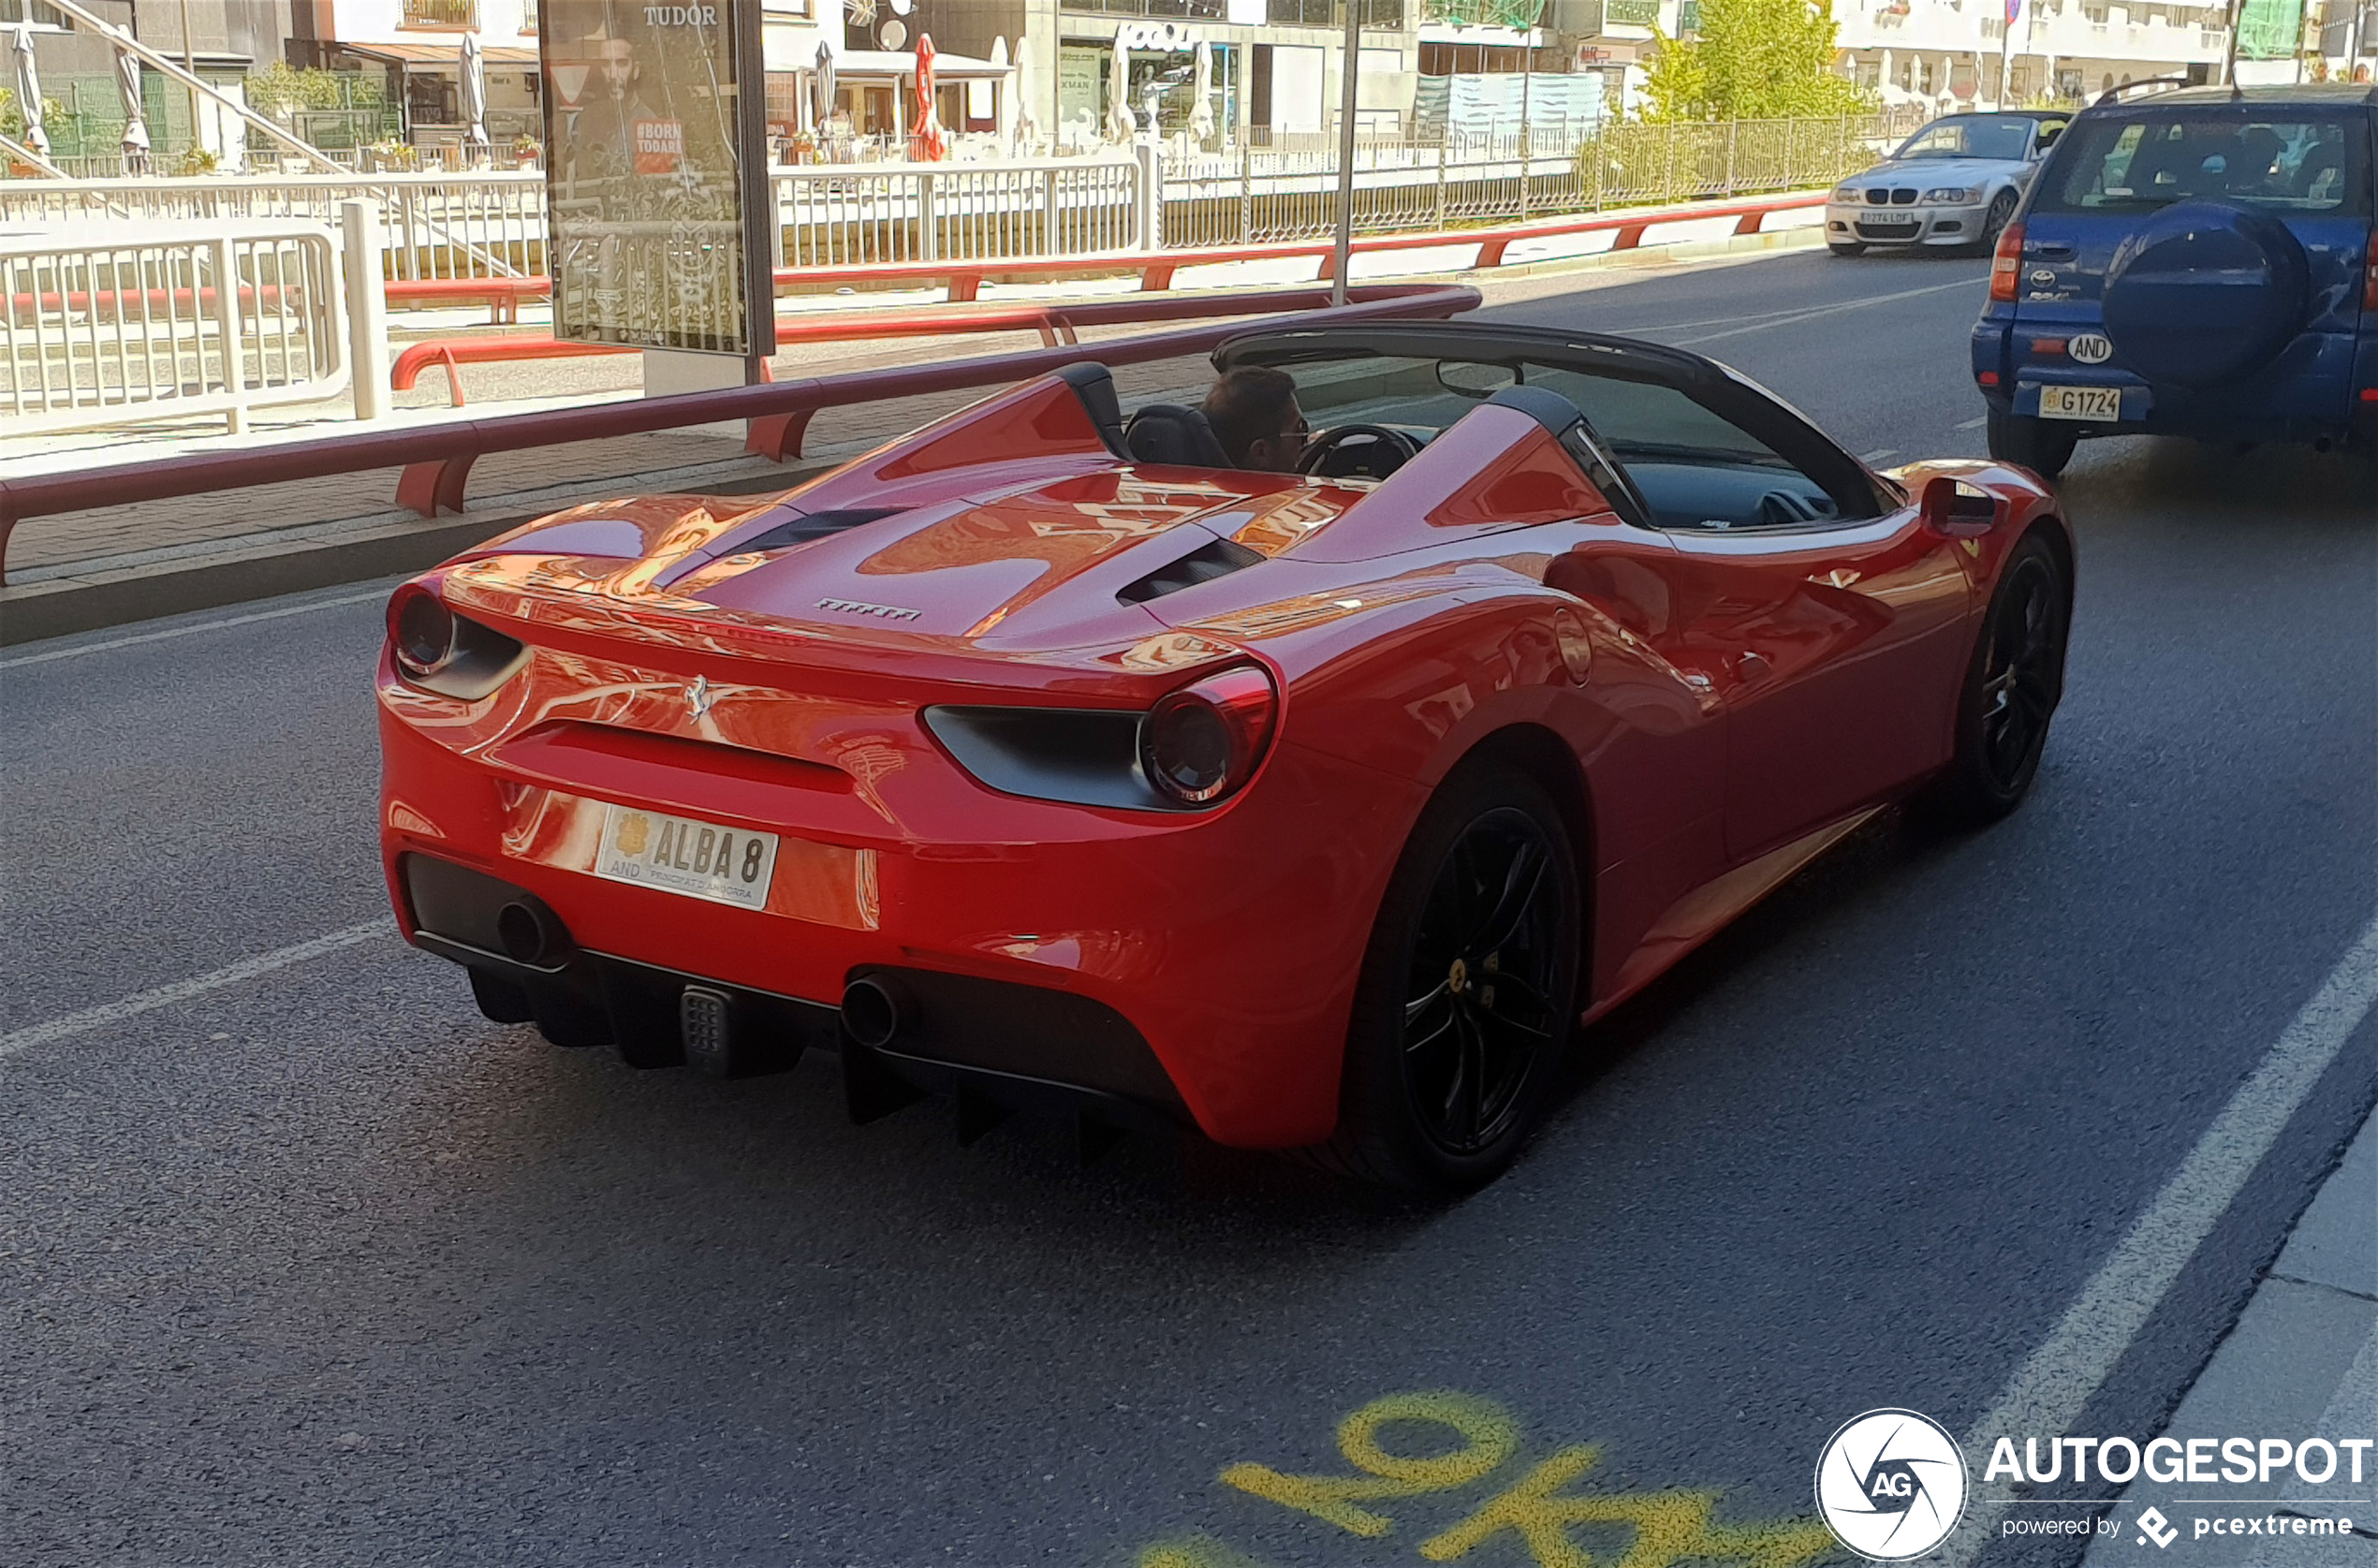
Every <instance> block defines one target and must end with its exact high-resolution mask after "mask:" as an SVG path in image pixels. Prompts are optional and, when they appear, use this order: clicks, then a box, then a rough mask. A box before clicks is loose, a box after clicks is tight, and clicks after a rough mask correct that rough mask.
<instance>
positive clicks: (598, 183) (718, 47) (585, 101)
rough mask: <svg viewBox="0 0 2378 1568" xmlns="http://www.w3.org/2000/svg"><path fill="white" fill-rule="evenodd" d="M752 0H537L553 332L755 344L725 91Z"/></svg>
mask: <svg viewBox="0 0 2378 1568" xmlns="http://www.w3.org/2000/svg"><path fill="white" fill-rule="evenodd" d="M757 3H758V0H698V3H697V4H691V5H645V4H642V3H641V0H542V5H543V9H542V13H541V19H540V22H539V26H540V27H541V28H542V30H543V31H542V37H543V38H544V40H545V41H544V56H545V75H546V85H547V88H548V91H547V92H546V94H545V95H544V103H545V114H546V130H547V142H546V146H547V150H548V154H547V159H546V182H547V198H548V205H549V208H550V213H551V219H550V230H549V232H550V234H551V236H552V240H551V243H552V251H553V254H552V256H551V257H550V268H551V271H552V277H553V335H554V336H555V337H556V338H558V339H561V340H563V341H565V342H572V343H606V344H628V345H632V346H635V347H639V348H675V349H692V350H697V351H703V352H709V353H719V354H748V353H751V352H754V351H755V350H758V349H765V348H766V347H767V346H769V345H768V344H759V343H756V342H755V341H754V339H755V334H754V331H753V330H752V329H753V327H754V325H755V324H754V322H753V321H752V319H751V313H750V311H749V309H748V306H747V291H748V285H747V279H746V266H747V256H746V254H745V242H744V233H743V205H744V203H743V185H742V180H743V171H742V163H741V158H742V154H743V148H742V144H741V143H742V134H741V127H742V122H743V106H742V105H741V103H740V102H739V100H738V96H737V94H738V90H739V86H740V84H739V83H738V81H736V61H737V48H736V34H737V29H738V28H739V27H740V26H741V24H742V22H744V20H745V19H744V18H743V17H742V16H741V14H740V10H739V7H743V6H750V5H756V4H757ZM752 90H753V91H754V92H757V91H759V87H758V85H757V82H756V81H755V82H754V84H753V88H752ZM751 154H752V155H753V156H755V157H757V156H761V155H763V154H761V152H760V150H759V149H758V148H756V147H755V148H753V149H752V150H751ZM763 298H764V297H763ZM766 302H768V303H772V301H766Z"/></svg>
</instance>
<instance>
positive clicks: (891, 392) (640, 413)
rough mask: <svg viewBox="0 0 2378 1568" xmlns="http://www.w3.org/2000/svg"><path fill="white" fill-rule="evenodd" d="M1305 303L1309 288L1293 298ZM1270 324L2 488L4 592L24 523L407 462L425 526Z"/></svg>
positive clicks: (399, 492) (1145, 358) (793, 451)
mask: <svg viewBox="0 0 2378 1568" xmlns="http://www.w3.org/2000/svg"><path fill="white" fill-rule="evenodd" d="M1302 297H1304V295H1303V293H1302V292H1300V293H1299V294H1298V295H1296V296H1293V298H1302ZM1235 298H1236V299H1237V300H1238V301H1239V302H1240V305H1241V306H1242V307H1243V309H1244V310H1245V312H1246V313H1247V314H1248V315H1255V314H1256V313H1261V312H1267V311H1269V310H1270V309H1271V308H1272V302H1273V300H1275V299H1278V298H1281V296H1275V295H1264V294H1243V295H1239V296H1236V297H1235ZM1142 303H1143V308H1152V307H1153V306H1154V305H1155V304H1156V303H1157V301H1153V300H1149V301H1143V302H1142ZM1478 303H1479V295H1478V291H1477V290H1476V289H1475V288H1422V289H1403V290H1398V291H1396V293H1395V294H1394V296H1393V297H1392V298H1388V299H1380V300H1370V301H1368V302H1365V303H1362V304H1349V305H1344V306H1342V307H1338V308H1334V309H1324V310H1315V311H1306V312H1302V313H1300V314H1299V315H1297V317H1296V319H1297V322H1298V324H1299V326H1310V325H1329V324H1332V323H1351V322H1359V321H1379V320H1393V319H1399V318H1414V317H1417V318H1422V319H1435V320H1442V319H1444V318H1445V317H1446V316H1450V315H1460V314H1461V312H1463V311H1469V310H1475V309H1476V308H1477V306H1478ZM1260 325H1261V323H1260V322H1251V321H1247V320H1244V319H1239V320H1231V321H1228V322H1226V323H1222V324H1219V325H1216V324H1207V325H1203V326H1197V327H1184V328H1182V329H1180V330H1176V331H1170V332H1152V333H1149V334H1147V335H1146V336H1143V337H1131V338H1109V339H1108V340H1106V341H1105V342H1102V343H1100V344H1097V345H1096V346H1095V350H1094V352H1090V353H1085V352H1084V351H1083V350H1082V349H1080V348H1079V347H1077V346H1074V345H1071V344H1063V345H1060V346H1058V347H1055V348H1032V349H1025V350H1022V351H1021V352H1019V353H1015V354H987V355H984V356H982V357H980V358H978V359H956V360H948V361H944V362H941V363H936V364H929V365H904V366H900V367H896V368H893V369H888V370H869V371H853V372H850V373H847V374H842V375H821V376H811V377H806V378H804V379H802V380H799V381H779V382H774V383H772V384H768V385H763V386H758V387H729V388H724V389H722V390H719V391H714V392H687V393H683V394H682V395H680V396H675V397H666V398H641V399H635V400H630V401H627V402H622V403H599V404H596V405H595V406H593V407H588V408H557V409H549V410H545V411H542V412H538V413H534V414H509V415H505V416H503V417H501V418H492V419H462V420H455V421H453V422H451V423H447V424H439V425H433V426H432V427H430V428H428V429H425V430H405V431H371V432H364V433H361V434H357V435H333V436H326V437H324V438H322V439H320V440H316V441H307V442H302V443H296V444H292V445H290V446H286V447H266V448H263V449H260V450H249V451H240V452H207V453H202V454H198V455H195V456H190V457H178V458H160V459H158V460H156V461H154V462H135V463H125V464H123V465H122V466H120V467H115V468H96V469H81V470H78V471H75V472H72V473H62V474H44V475H38V476H32V477H28V478H19V479H0V584H5V583H6V581H7V576H6V564H7V544H8V538H9V535H12V534H14V533H15V531H16V526H17V524H18V523H19V522H21V521H22V520H25V519H26V518H33V517H50V516H54V515H56V514H58V513H61V512H82V511H90V510H93V509H94V508H96V507H101V506H137V505H139V504H140V503H142V502H149V501H170V500H174V499H176V498H179V497H181V496H185V495H198V494H203V493H205V492H207V491H225V490H242V489H246V488H248V487H251V486H255V485H272V484H281V483H285V482H286V481H288V480H292V479H319V478H326V477H328V476H331V475H335V474H355V473H360V472H363V471H365V470H369V469H374V468H394V467H400V466H401V467H403V468H404V475H403V476H402V477H401V478H399V480H398V481H397V489H396V496H397V501H398V502H399V504H400V505H403V506H409V507H411V508H412V509H413V510H414V511H416V512H418V513H420V514H421V515H422V516H423V517H435V516H436V515H437V514H438V512H439V511H440V510H447V511H457V512H459V511H461V510H462V507H463V490H464V487H465V486H466V485H467V484H468V482H469V480H470V474H471V466H472V464H473V463H475V462H477V460H478V459H479V458H481V457H483V456H485V455H486V454H488V453H490V452H517V451H523V450H526V449H528V448H531V447H558V446H563V445H565V444H567V443H569V442H574V441H602V440H608V439H610V438H612V437H615V436H622V435H643V434H648V433H650V432H653V431H663V430H677V429H682V428H683V427H684V426H687V425H707V424H715V423H718V422H721V421H724V420H730V419H748V420H750V421H751V427H750V436H749V439H748V441H747V442H746V449H748V450H750V451H754V452H756V453H759V454H760V455H762V456H765V457H769V458H771V459H773V460H774V461H776V462H784V461H785V459H787V458H791V457H798V456H799V455H800V441H801V436H802V433H803V432H805V431H806V430H807V428H808V425H809V421H810V418H811V417H812V416H813V415H815V413H816V412H817V411H818V410H819V409H821V408H841V407H844V406H847V405H849V404H851V403H879V402H884V401H887V400H889V399H894V398H908V397H918V396H922V395H925V394H928V393H933V392H953V391H961V390H966V389H970V388H976V387H993V386H1000V385H1004V384H1006V383H1009V382H1015V381H1021V380H1025V379H1028V378H1029V377H1032V376H1035V375H1043V374H1048V373H1049V372H1050V371H1052V370H1056V369H1058V368H1059V367H1061V366H1064V365H1069V364H1074V363H1077V362H1079V361H1080V360H1082V359H1096V360H1097V361H1099V362H1100V363H1102V364H1108V365H1133V364H1146V363H1149V362H1151V361H1153V360H1158V359H1177V358H1180V357H1181V356H1183V355H1189V354H1205V353H1210V352H1211V351H1212V350H1213V349H1214V348H1215V347H1216V346H1218V345H1219V344H1222V343H1224V342H1225V341H1226V340H1227V339H1230V338H1232V337H1236V336H1237V335H1238V334H1239V333H1240V332H1243V331H1249V330H1254V329H1255V328H1256V327H1258V326H1260Z"/></svg>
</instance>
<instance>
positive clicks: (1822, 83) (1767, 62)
mask: <svg viewBox="0 0 2378 1568" xmlns="http://www.w3.org/2000/svg"><path fill="white" fill-rule="evenodd" d="M1837 32H1838V27H1837V25H1836V23H1835V22H1834V21H1833V10H1832V7H1831V5H1830V4H1829V0H1813V3H1812V0H1701V25H1700V29H1699V34H1698V36H1697V37H1693V38H1671V37H1667V36H1666V35H1665V34H1663V35H1662V36H1661V37H1660V39H1659V42H1658V46H1657V52H1656V53H1655V54H1654V55H1653V56H1652V59H1651V67H1650V70H1649V73H1648V81H1646V82H1645V90H1646V93H1647V95H1648V96H1649V97H1650V99H1651V107H1650V109H1649V110H1648V111H1647V112H1646V114H1645V118H1646V119H1651V120H1773V119H1785V118H1800V117H1806V116H1812V115H1831V114H1848V113H1853V112H1856V111H1857V110H1864V109H1867V108H1869V107H1871V106H1870V105H1869V103H1868V102H1867V96H1866V95H1865V94H1864V93H1862V92H1861V91H1859V89H1858V88H1857V85H1856V84H1854V83H1853V82H1851V81H1849V79H1848V78H1846V77H1843V76H1842V75H1841V74H1839V73H1838V72H1837V71H1835V70H1834V68H1833V61H1834V57H1835V55H1836V53H1837V52H1838V46H1837V44H1836V42H1835V37H1836V34H1837Z"/></svg>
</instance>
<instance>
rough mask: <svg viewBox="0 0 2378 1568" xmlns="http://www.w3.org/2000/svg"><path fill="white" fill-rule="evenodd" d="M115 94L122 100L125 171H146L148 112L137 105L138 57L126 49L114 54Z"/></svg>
mask: <svg viewBox="0 0 2378 1568" xmlns="http://www.w3.org/2000/svg"><path fill="white" fill-rule="evenodd" d="M115 85H116V94H117V95H118V96H119V97H121V98H122V99H123V100H124V171H125V173H126V174H145V173H147V172H148V170H149V120H148V110H147V108H146V107H145V106H144V105H143V104H142V103H141V101H140V57H139V55H137V54H135V53H133V52H132V51H130V50H128V49H119V50H117V51H115Z"/></svg>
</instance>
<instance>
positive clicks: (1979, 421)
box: [1957, 414, 1989, 430]
mask: <svg viewBox="0 0 2378 1568" xmlns="http://www.w3.org/2000/svg"><path fill="white" fill-rule="evenodd" d="M1986 424H1989V415H1987V414H1982V415H1977V416H1975V417H1974V418H1971V419H1968V420H1966V421H1965V422H1964V423H1963V424H1961V425H1960V426H1958V427H1957V428H1958V429H1959V430H1979V429H1981V428H1982V427H1983V426H1984V425H1986Z"/></svg>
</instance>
